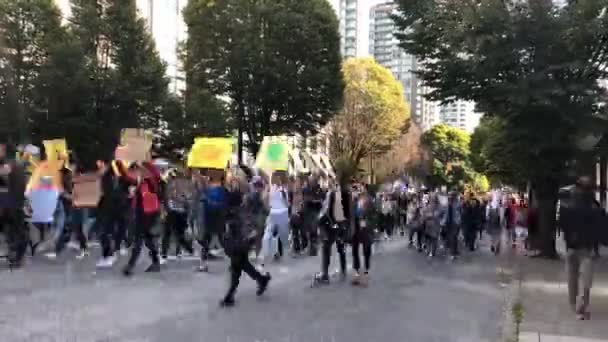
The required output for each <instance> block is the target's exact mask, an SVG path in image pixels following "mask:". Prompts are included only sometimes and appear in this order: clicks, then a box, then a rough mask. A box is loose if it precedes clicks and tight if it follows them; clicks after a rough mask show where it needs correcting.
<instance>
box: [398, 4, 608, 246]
mask: <svg viewBox="0 0 608 342" xmlns="http://www.w3.org/2000/svg"><path fill="white" fill-rule="evenodd" d="M398 3H399V5H400V12H401V13H400V15H398V16H396V17H395V21H396V23H397V25H398V26H399V27H400V29H402V32H403V33H402V34H400V35H399V36H398V38H399V39H400V40H401V46H402V47H403V48H404V49H405V50H406V51H407V52H408V53H410V54H413V55H415V56H416V57H417V58H418V59H419V61H420V63H421V64H423V65H425V68H424V69H423V70H421V71H420V74H419V76H420V78H421V79H422V81H423V82H424V83H425V84H426V85H427V86H429V87H430V89H433V91H432V92H431V93H430V94H429V98H431V99H434V100H439V101H449V100H453V99H463V100H471V101H475V102H476V103H477V104H478V107H479V110H480V111H483V112H485V113H491V115H492V116H496V117H498V118H500V127H501V128H502V129H501V130H499V131H498V132H496V135H497V136H495V137H492V138H491V139H490V140H491V141H492V143H491V144H490V148H489V149H488V150H487V151H485V152H484V153H485V155H486V156H492V158H491V163H490V164H488V165H486V167H491V168H495V169H494V170H492V172H493V173H499V174H505V175H507V176H509V177H517V178H520V180H523V181H524V182H527V181H529V182H530V183H531V185H532V188H533V190H534V192H535V194H536V196H537V198H539V203H543V205H542V208H541V207H539V211H541V214H540V215H539V223H540V224H539V225H540V230H541V234H542V235H543V236H544V237H545V238H546V240H547V243H546V244H544V245H543V247H542V250H543V253H544V254H554V253H555V248H554V244H553V243H552V242H553V241H554V236H555V234H554V231H553V229H554V227H555V200H556V199H557V193H558V189H559V187H560V185H562V184H564V183H565V182H566V181H567V179H568V178H569V172H570V170H569V167H568V166H569V165H571V164H572V161H573V160H575V159H577V158H578V157H579V156H580V154H581V150H580V148H579V146H578V144H577V142H578V141H579V140H580V139H581V138H583V137H586V136H588V135H591V134H598V135H601V134H604V133H605V132H606V131H607V125H606V107H605V106H604V105H602V104H604V103H606V95H607V94H606V90H605V89H604V88H602V87H600V85H599V83H598V80H602V79H606V78H607V77H608V70H607V69H606V67H605V66H606V65H607V63H608V15H606V7H607V6H608V0H593V1H591V0H584V1H567V2H564V3H562V4H557V3H555V2H554V1H550V0H537V1H518V0H507V1H499V0H481V1H475V2H470V1H461V0H441V1H440V0H399V1H398ZM498 152H500V153H498ZM499 154H501V155H502V157H501V158H503V160H504V162H508V163H509V164H510V165H509V166H508V167H505V165H504V163H502V162H497V160H496V159H495V158H494V157H496V156H498V155H499ZM478 162H479V160H477V161H476V162H475V163H476V164H477V163H478ZM476 166H479V165H476Z"/></svg>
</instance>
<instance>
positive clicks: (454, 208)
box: [440, 192, 462, 260]
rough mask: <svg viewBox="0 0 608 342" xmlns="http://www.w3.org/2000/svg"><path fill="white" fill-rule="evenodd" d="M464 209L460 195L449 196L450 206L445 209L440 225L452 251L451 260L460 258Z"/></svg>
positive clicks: (451, 194) (452, 194) (453, 193)
mask: <svg viewBox="0 0 608 342" xmlns="http://www.w3.org/2000/svg"><path fill="white" fill-rule="evenodd" d="M461 210H462V207H461V205H460V202H459V200H458V195H457V194H456V193H455V192H452V193H450V194H449V196H448V204H447V205H446V207H445V208H444V209H443V214H442V217H441V221H440V225H441V227H442V228H443V229H445V232H446V240H447V244H448V245H447V247H448V249H449V250H450V259H452V260H455V259H456V258H457V257H458V256H459V252H458V237H459V236H460V225H461V223H462V221H461V213H462V211H461Z"/></svg>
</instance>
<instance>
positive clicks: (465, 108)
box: [437, 100, 482, 133]
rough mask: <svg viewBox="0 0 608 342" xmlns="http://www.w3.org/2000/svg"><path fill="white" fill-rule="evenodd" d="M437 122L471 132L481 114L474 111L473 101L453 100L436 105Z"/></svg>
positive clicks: (477, 123)
mask: <svg viewBox="0 0 608 342" xmlns="http://www.w3.org/2000/svg"><path fill="white" fill-rule="evenodd" d="M438 115H439V122H437V123H443V124H446V125H448V126H452V127H455V128H460V129H462V130H464V131H467V132H469V133H473V131H475V128H476V127H477V126H478V125H479V120H480V119H481V116H482V114H481V113H477V112H476V111H475V102H472V101H461V100H459V101H455V102H451V103H448V104H444V105H438Z"/></svg>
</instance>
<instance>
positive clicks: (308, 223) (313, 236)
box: [302, 209, 319, 255]
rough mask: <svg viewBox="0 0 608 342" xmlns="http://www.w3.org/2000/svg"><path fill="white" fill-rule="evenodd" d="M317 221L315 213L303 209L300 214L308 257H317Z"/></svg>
mask: <svg viewBox="0 0 608 342" xmlns="http://www.w3.org/2000/svg"><path fill="white" fill-rule="evenodd" d="M318 222H319V220H318V219H317V213H316V212H315V211H314V210H312V209H305V210H304V211H303V212H302V229H303V230H304V234H305V235H306V237H307V240H308V250H309V252H310V255H317V249H318V244H319V242H318V241H319V224H318Z"/></svg>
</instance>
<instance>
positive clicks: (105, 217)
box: [97, 211, 137, 258]
mask: <svg viewBox="0 0 608 342" xmlns="http://www.w3.org/2000/svg"><path fill="white" fill-rule="evenodd" d="M127 215H128V212H118V211H103V212H98V213H97V221H98V222H99V227H98V228H99V230H100V231H99V233H100V242H101V250H102V252H101V253H102V256H103V257H104V258H107V257H109V256H111V255H112V253H113V252H114V251H117V250H119V249H120V245H121V243H122V242H123V241H124V240H125V239H126V234H127ZM135 230H137V227H136V228H135ZM112 240H113V241H112ZM112 243H114V245H112Z"/></svg>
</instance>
